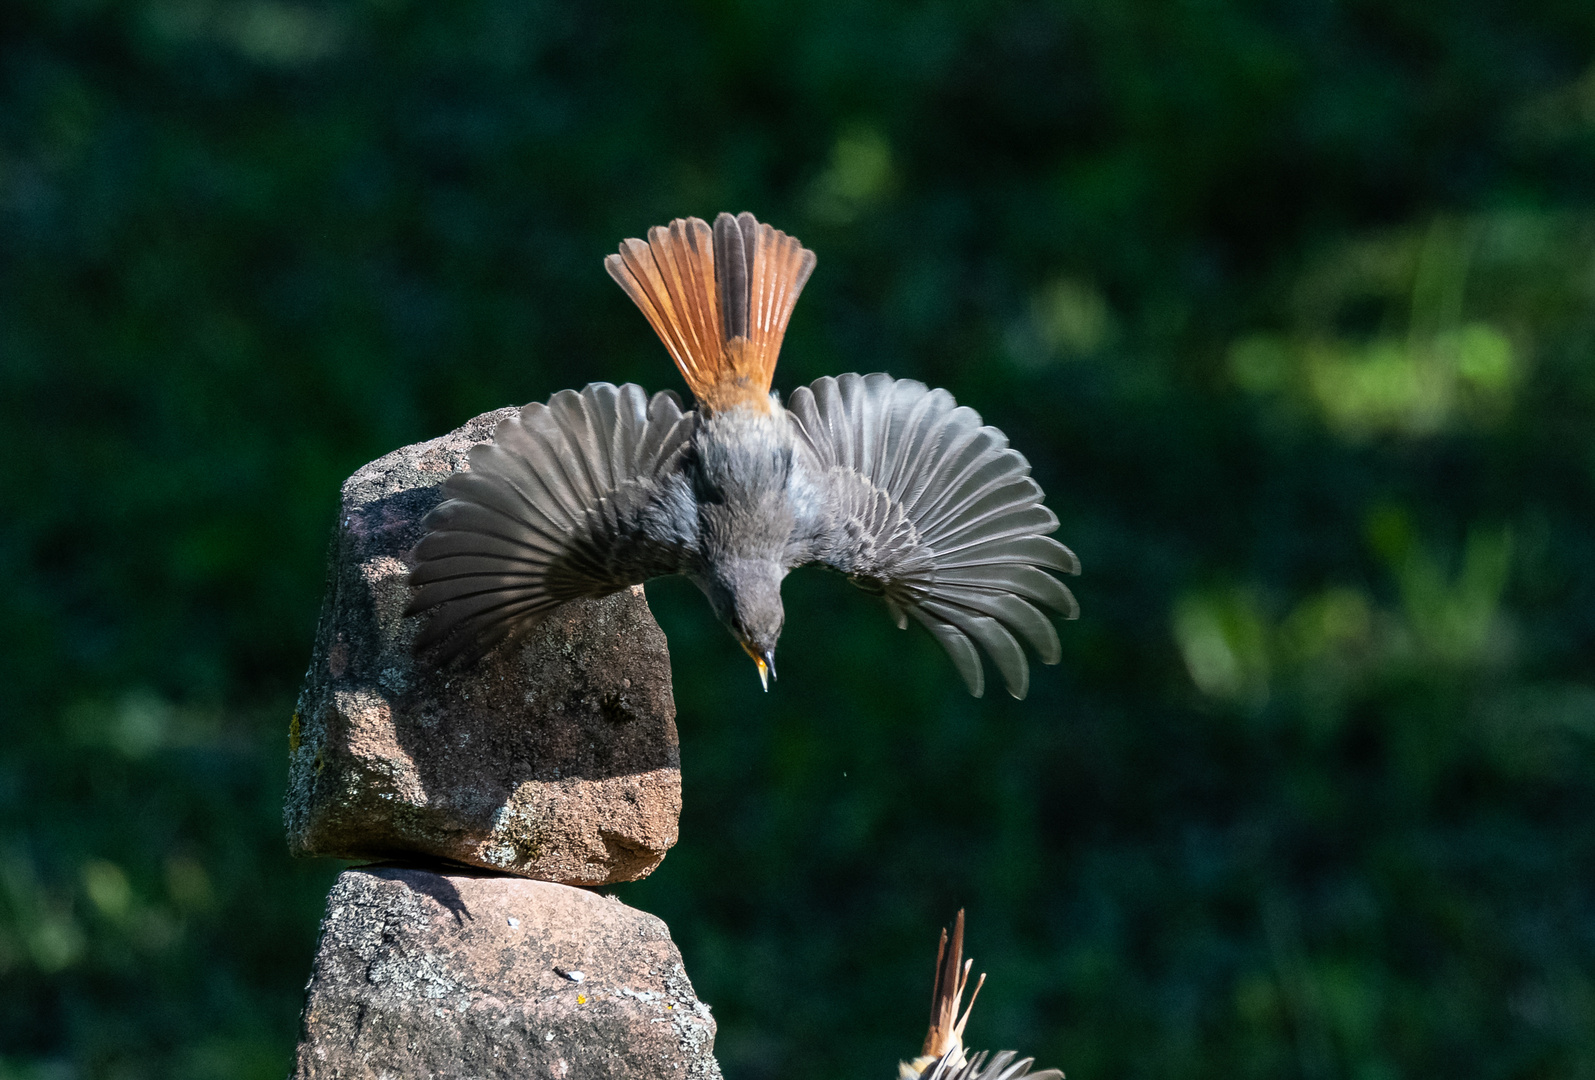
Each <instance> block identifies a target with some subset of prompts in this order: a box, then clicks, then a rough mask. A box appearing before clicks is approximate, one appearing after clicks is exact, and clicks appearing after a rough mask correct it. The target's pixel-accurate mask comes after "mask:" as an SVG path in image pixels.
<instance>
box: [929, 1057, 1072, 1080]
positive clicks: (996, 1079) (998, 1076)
mask: <svg viewBox="0 0 1595 1080" xmlns="http://www.w3.org/2000/svg"><path fill="white" fill-rule="evenodd" d="M1035 1061H1036V1059H1035V1058H1022V1057H1020V1056H1019V1055H1018V1053H1017V1052H1015V1051H1013V1050H1003V1051H1001V1052H1000V1053H998V1054H997V1055H996V1056H994V1057H993V1058H992V1059H991V1064H990V1065H987V1064H986V1052H985V1051H984V1050H983V1051H981V1052H980V1053H978V1054H976V1055H975V1056H974V1057H972V1058H970V1059H969V1060H968V1061H967V1062H964V1061H963V1054H962V1053H961V1052H960V1051H958V1050H949V1051H948V1052H947V1053H945V1054H943V1055H942V1056H941V1057H939V1058H937V1059H936V1060H935V1061H934V1062H932V1063H931V1064H930V1065H929V1066H928V1067H927V1068H926V1069H925V1071H924V1072H922V1073H920V1074H919V1078H920V1080H1019V1078H1020V1077H1025V1078H1027V1080H1063V1073H1061V1072H1059V1071H1058V1070H1057V1069H1043V1070H1042V1071H1041V1072H1035V1073H1033V1072H1031V1071H1030V1066H1032V1065H1034V1064H1035ZM960 1062H962V1064H960Z"/></svg>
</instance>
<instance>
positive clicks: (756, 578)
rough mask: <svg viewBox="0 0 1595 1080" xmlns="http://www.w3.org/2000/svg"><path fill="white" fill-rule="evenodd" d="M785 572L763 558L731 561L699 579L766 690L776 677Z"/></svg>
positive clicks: (784, 619) (722, 563)
mask: <svg viewBox="0 0 1595 1080" xmlns="http://www.w3.org/2000/svg"><path fill="white" fill-rule="evenodd" d="M785 576H786V570H785V568H784V567H782V566H781V565H780V564H779V563H776V562H771V561H767V560H764V559H728V560H725V561H723V562H721V563H719V564H717V565H715V566H714V567H712V568H711V570H710V572H709V573H708V574H706V575H704V576H703V577H702V578H701V579H700V580H699V583H698V584H699V587H700V588H702V589H703V593H704V595H705V596H707V597H708V598H709V606H710V607H712V608H713V609H714V613H715V615H716V616H717V617H718V618H719V620H720V622H721V623H723V624H724V625H725V628H726V629H727V630H729V631H731V636H732V637H734V638H736V639H737V643H738V644H740V645H741V646H742V649H743V651H744V652H746V653H747V654H748V655H749V656H750V657H752V658H753V662H754V663H755V664H757V665H758V666H759V682H760V683H761V684H763V686H764V688H765V689H766V690H768V689H770V680H771V679H773V678H775V643H776V641H778V640H779V639H780V637H781V627H782V625H783V624H784V623H785V622H786V612H785V611H784V610H783V609H782V607H781V579H782V578H783V577H785Z"/></svg>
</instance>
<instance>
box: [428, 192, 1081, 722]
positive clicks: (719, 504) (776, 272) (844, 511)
mask: <svg viewBox="0 0 1595 1080" xmlns="http://www.w3.org/2000/svg"><path fill="white" fill-rule="evenodd" d="M621 250H622V255H621V256H611V261H610V264H609V266H610V272H611V273H612V274H614V275H615V276H616V279H617V280H618V281H620V282H621V284H622V285H623V286H624V287H626V289H627V292H628V294H630V295H632V297H633V299H634V300H636V301H637V303H638V306H639V307H641V308H642V309H643V310H644V313H645V314H648V316H649V319H650V321H651V322H653V323H654V324H655V328H656V329H657V330H659V333H660V336H661V338H663V339H665V341H666V342H667V344H669V343H670V342H671V340H672V339H671V337H670V336H668V335H669V334H671V333H673V334H675V335H676V342H677V345H676V346H674V347H673V349H672V351H673V354H674V353H675V352H676V351H677V349H678V348H679V349H680V350H682V351H684V352H686V353H689V354H691V355H690V356H689V357H688V359H687V360H685V361H683V360H682V359H681V358H679V357H678V361H677V362H678V366H680V367H681V369H682V372H683V374H684V375H688V378H689V385H691V386H692V387H693V390H694V393H695V395H696V396H697V397H698V398H699V402H700V405H701V406H702V407H701V408H699V409H693V410H686V411H684V410H683V409H682V407H681V404H680V402H679V400H678V399H677V398H676V396H675V395H674V394H671V393H668V392H666V393H659V394H655V395H653V397H652V398H649V397H648V396H647V395H646V394H645V393H644V391H643V390H642V389H641V388H639V387H637V386H634V385H625V386H620V387H616V386H612V385H610V384H608V383H594V384H592V385H590V386H588V387H586V388H585V389H583V390H582V391H580V392H579V393H578V392H575V391H570V390H566V391H561V392H560V393H558V394H556V395H554V397H553V398H552V399H550V400H549V402H548V404H547V405H542V404H532V405H528V406H526V407H525V408H524V409H522V410H521V413H520V415H519V416H517V417H512V418H510V419H508V420H506V421H504V422H503V423H501V424H500V425H499V427H498V429H497V430H496V431H495V432H494V436H493V442H492V443H491V444H487V445H484V446H479V447H477V448H475V449H474V450H473V451H472V452H471V454H470V467H469V470H468V471H463V472H459V473H456V474H455V475H454V476H452V477H450V478H449V480H448V481H447V482H446V484H445V495H446V500H445V501H444V502H443V503H442V504H441V505H440V506H439V507H438V508H437V509H436V510H434V511H433V512H432V514H431V515H430V516H429V517H428V518H427V520H426V528H427V533H426V535H425V537H424V538H423V539H422V540H421V542H420V544H419V545H418V546H417V547H416V548H415V550H414V553H413V570H412V573H411V578H410V580H411V583H412V585H414V586H415V594H414V599H413V602H412V603H411V605H410V611H411V612H412V613H418V612H430V613H431V619H430V620H429V621H428V623H427V624H426V627H425V628H424V630H423V631H422V633H421V636H420V639H419V641H418V643H417V647H418V648H420V649H431V650H435V651H436V654H437V656H438V657H439V658H440V659H443V660H446V659H449V658H452V657H455V656H458V655H461V654H465V655H471V654H478V653H480V652H482V651H485V650H486V649H489V648H491V647H493V646H494V645H496V644H497V643H498V642H500V641H501V640H503V639H504V638H505V637H507V636H509V635H512V634H514V633H516V632H519V631H521V630H523V629H525V628H526V627H528V626H530V625H532V624H533V623H535V622H536V621H537V619H539V618H541V617H542V616H544V615H546V614H547V613H548V612H549V611H550V610H552V609H553V608H554V607H556V606H558V605H559V604H561V603H564V602H565V601H567V600H570V599H572V598H574V597H578V596H602V595H607V594H609V593H612V592H617V591H619V590H620V589H623V588H626V587H627V586H630V585H633V584H638V583H641V582H643V581H646V580H647V579H649V578H652V577H656V576H659V575H663V574H685V575H687V576H688V577H689V578H691V579H692V580H693V581H694V582H695V583H696V584H697V585H698V587H699V588H700V589H702V590H703V592H704V594H705V596H706V597H707V598H708V599H709V602H710V605H711V606H712V607H713V609H714V611H715V614H716V615H717V616H718V617H719V618H720V620H721V621H722V622H723V623H724V624H725V625H726V626H727V627H728V628H729V629H730V630H731V632H732V633H733V634H734V635H735V636H736V637H737V638H738V640H739V641H740V642H741V643H742V644H743V646H744V648H746V649H747V650H748V652H749V653H750V655H753V656H754V658H755V659H756V660H762V661H764V662H765V664H767V665H769V666H770V667H771V668H772V669H773V664H774V652H775V646H776V641H777V639H778V638H779V636H780V633H781V628H782V622H783V613H782V607H781V596H780V585H781V580H782V579H783V578H784V577H785V576H786V574H787V572H788V571H790V570H792V569H793V568H794V567H797V566H800V565H803V564H806V563H820V564H823V565H826V566H829V567H831V568H832V569H835V570H838V571H840V572H842V573H844V574H846V575H848V577H849V578H850V579H851V580H852V581H853V582H854V583H855V584H858V585H860V586H862V587H864V588H865V589H867V590H868V591H871V592H874V593H877V594H879V595H881V596H882V597H883V598H884V599H885V601H886V604H887V607H888V608H889V609H890V611H891V613H892V615H893V617H894V618H895V619H896V621H897V623H898V625H899V626H906V625H907V622H908V620H909V619H913V620H914V621H916V622H919V623H920V624H921V625H923V626H925V627H926V628H927V629H928V630H929V631H930V632H931V633H932V634H933V635H934V636H935V637H936V639H937V640H938V641H940V642H941V644H942V646H943V647H944V648H945V649H946V650H947V652H948V654H949V655H950V656H951V657H952V659H953V662H954V664H955V665H956V666H957V668H958V671H959V673H960V674H961V675H962V676H963V678H964V681H965V683H966V685H967V686H968V687H969V690H970V692H971V693H972V694H974V695H976V696H977V697H978V696H979V695H980V694H981V693H982V692H983V691H984V686H985V679H984V674H983V671H982V667H981V663H980V659H979V650H983V651H985V652H986V653H987V655H989V656H990V657H991V658H992V660H993V662H994V663H995V664H996V666H997V670H998V671H999V672H1000V673H1001V675H1002V677H1003V681H1004V683H1005V685H1006V686H1007V688H1008V691H1009V692H1010V693H1011V694H1013V695H1014V696H1015V697H1020V698H1022V697H1024V695H1025V692H1026V689H1027V687H1028V684H1029V668H1028V664H1027V662H1026V659H1025V652H1024V649H1023V647H1022V645H1021V642H1023V643H1025V644H1028V645H1029V646H1030V647H1031V648H1032V649H1034V650H1035V652H1036V653H1037V654H1038V655H1039V656H1040V658H1041V660H1042V662H1043V663H1048V664H1052V663H1056V662H1057V661H1058V659H1059V644H1058V636H1057V633H1056V631H1055V630H1054V629H1053V627H1052V623H1051V620H1050V618H1049V617H1048V614H1047V613H1048V612H1049V611H1051V612H1056V613H1060V614H1062V615H1064V616H1065V617H1067V618H1074V617H1075V615H1076V614H1077V610H1078V609H1077V607H1076V605H1075V602H1074V598H1073V597H1072V596H1071V595H1070V593H1069V590H1068V589H1067V588H1065V587H1064V585H1063V584H1062V583H1061V582H1060V581H1058V579H1057V578H1056V577H1054V576H1053V573H1054V572H1063V573H1076V572H1078V569H1079V564H1078V562H1077V560H1076V559H1075V557H1074V555H1073V554H1072V553H1071V552H1070V551H1069V550H1068V549H1067V548H1065V547H1064V546H1063V545H1062V544H1060V543H1058V542H1057V541H1056V540H1053V539H1052V538H1051V537H1050V536H1048V535H1047V534H1049V533H1051V532H1052V531H1053V530H1055V529H1056V528H1057V526H1058V520H1057V518H1056V517H1055V516H1054V515H1053V513H1052V512H1051V511H1050V510H1048V509H1047V508H1046V507H1045V506H1043V505H1042V501H1041V500H1042V492H1041V488H1040V487H1039V486H1038V485H1037V484H1036V483H1035V481H1034V480H1032V479H1031V478H1030V475H1029V472H1030V468H1029V464H1028V463H1027V462H1026V461H1025V459H1024V457H1023V456H1021V455H1020V454H1019V453H1018V452H1017V451H1015V450H1012V449H1010V448H1009V446H1008V441H1007V439H1006V438H1005V437H1004V436H1003V434H1002V432H1000V431H998V430H997V429H996V428H993V427H989V426H985V425H983V424H982V423H981V420H980V417H979V415H978V414H976V413H975V412H974V411H973V410H972V409H968V408H964V407H960V406H959V405H957V403H956V402H954V400H953V398H952V395H950V394H948V393H947V392H946V391H945V390H931V389H929V388H927V387H926V386H925V385H924V384H923V383H919V382H914V381H912V380H907V379H893V378H891V377H890V376H887V375H882V374H876V375H868V376H860V375H853V374H849V375H842V376H839V377H836V378H831V377H827V378H823V379H820V380H818V381H816V382H814V383H813V384H812V385H810V386H807V387H801V388H799V389H798V390H797V391H795V392H794V393H793V394H792V397H791V400H790V401H789V402H788V403H787V405H786V407H784V408H783V407H782V406H781V404H780V402H779V401H778V399H777V398H776V396H775V395H774V394H771V393H769V392H768V386H769V377H770V372H771V371H773V367H774V358H775V352H776V350H777V349H778V348H779V343H780V334H781V333H782V332H783V331H784V328H785V323H786V317H787V315H788V314H789V313H790V310H791V305H792V303H793V302H794V301H795V299H796V291H797V289H800V288H801V286H802V283H803V281H804V280H805V279H806V278H807V277H808V273H809V271H810V270H811V269H812V267H813V255H812V253H811V252H808V251H806V250H805V249H803V248H802V247H801V246H800V245H798V244H797V242H796V241H795V240H792V239H791V238H790V237H787V236H785V234H782V233H778V232H775V231H774V230H771V229H770V227H769V226H767V225H759V223H757V222H756V221H754V220H753V218H752V216H751V215H747V214H744V215H742V217H741V218H732V217H731V216H730V215H729V214H722V215H721V216H720V219H719V220H718V221H716V223H715V227H714V230H713V242H712V243H710V230H709V228H708V226H706V225H704V223H703V222H701V221H698V220H697V219H687V220H686V221H680V220H678V221H677V222H674V223H672V225H671V227H670V229H669V230H665V229H655V230H651V231H650V243H649V244H643V243H642V242H641V241H636V240H632V241H627V242H626V245H623V246H622V249H621ZM661 267H663V268H665V269H663V270H662V269H660V268H661ZM705 279H707V281H705ZM694 282H696V283H698V284H697V285H696V286H695V285H694ZM683 283H685V284H683ZM678 287H679V288H682V289H685V293H684V294H682V296H684V297H685V299H683V298H682V296H677V294H676V293H672V292H671V291H670V290H671V289H672V288H678ZM672 297H675V300H674V303H672V300H671V298H672ZM739 297H741V298H742V299H740V300H739V299H738V298H739ZM683 313H684V314H683ZM688 324H690V325H688ZM683 325H687V327H688V329H687V330H683V329H682V326H683ZM661 327H663V328H661ZM705 327H716V328H717V329H718V335H717V336H718V337H719V338H720V342H719V346H720V347H721V348H722V349H723V355H721V356H720V357H719V358H716V357H713V356H706V355H705V352H704V347H703V346H702V344H701V340H700V339H701V338H702V337H703V336H704V334H705V333H707V331H706V330H705V329H704V328H705ZM689 330H690V333H689V332H688V331H689ZM693 335H696V336H695V337H694V336H693ZM682 341H687V342H688V344H687V345H681V344H680V343H681V342H682ZM695 342H696V343H695ZM977 646H978V650H977Z"/></svg>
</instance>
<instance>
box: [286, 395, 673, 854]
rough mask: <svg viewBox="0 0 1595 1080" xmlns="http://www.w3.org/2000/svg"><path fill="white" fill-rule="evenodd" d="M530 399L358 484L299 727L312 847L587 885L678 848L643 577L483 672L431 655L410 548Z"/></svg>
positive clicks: (400, 455) (296, 742)
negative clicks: (443, 664) (454, 477)
mask: <svg viewBox="0 0 1595 1080" xmlns="http://www.w3.org/2000/svg"><path fill="white" fill-rule="evenodd" d="M513 412H514V410H512V409H502V410H500V411H498V412H494V413H487V414H485V415H483V416H479V417H477V418H476V419H474V420H472V421H471V422H470V423H468V424H466V425H465V426H464V427H462V428H460V429H459V430H458V431H454V432H451V433H450V434H448V435H445V436H443V437H441V438H438V439H433V440H432V441H430V442H425V443H418V444H416V445H414V446H407V447H404V448H402V449H400V450H396V451H394V452H393V453H391V454H389V455H387V456H386V457H383V458H380V459H379V460H377V461H374V462H372V463H371V464H369V465H367V466H365V467H364V468H363V469H361V470H360V471H359V472H356V473H355V474H354V475H353V476H351V477H350V478H349V479H348V481H347V482H345V484H344V486H343V502H342V508H341V511H340V513H339V517H338V527H337V530H336V532H335V535H334V539H333V543H332V551H331V556H330V567H329V571H328V580H327V594H326V599H325V601H324V603H323V607H322V612H321V620H320V623H319V625H318V627H317V630H316V641H315V646H314V649H313V651H312V654H311V662H310V670H309V672H308V673H307V674H306V677H305V685H304V689H303V690H302V691H301V692H300V696H299V702H298V707H297V709H296V710H295V712H294V715H293V718H292V719H291V720H290V723H289V732H288V743H289V756H290V763H289V779H288V793H287V797H286V801H285V805H284V811H283V816H284V820H285V823H286V825H287V829H288V844H289V847H290V849H292V851H293V852H294V853H295V854H296V855H333V856H338V857H341V858H349V859H367V858H376V859H382V858H397V859H406V858H413V857H414V856H415V855H427V856H433V857H436V858H441V859H446V860H450V861H453V862H457V863H462V864H465V865H468V866H481V867H485V868H488V869H493V870H501V871H505V872H507V873H512V874H519V875H522V876H525V877H534V878H541V879H543V880H547V881H559V882H565V883H567V884H572V885H604V884H608V883H611V882H616V881H630V880H635V879H637V878H641V877H645V876H646V875H647V874H648V873H649V872H650V871H651V870H653V868H654V867H655V866H657V865H659V861H660V860H661V859H663V858H664V855H665V852H666V850H668V849H669V848H670V846H671V845H672V844H674V843H675V842H676V831H677V823H678V820H679V817H680V813H681V770H680V748H679V744H678V742H677V738H676V726H675V712H676V710H675V702H674V699H673V698H672V696H671V686H670V657H669V653H668V652H667V651H666V647H665V638H664V634H663V632H662V631H660V629H659V625H658V624H657V623H656V622H654V619H653V615H652V613H651V612H650V611H649V610H648V603H647V601H646V600H645V599H644V597H643V594H642V589H641V588H636V589H633V590H631V591H629V592H622V593H619V594H616V595H614V596H611V597H607V598H605V599H602V600H583V601H576V602H574V603H571V604H567V605H565V606H564V607H562V608H560V609H558V610H557V611H556V612H554V614H553V615H552V616H551V617H550V618H548V619H547V620H546V621H545V622H544V623H542V624H541V625H540V626H538V627H537V628H535V629H534V630H533V631H532V632H531V633H529V634H527V635H525V637H524V638H522V639H521V640H519V641H516V642H512V643H510V644H507V645H504V646H501V647H500V648H498V649H495V650H494V651H493V652H492V653H490V654H488V655H487V656H486V657H484V658H483V659H482V660H480V661H479V662H477V663H476V664H475V665H472V666H469V667H466V668H463V669H461V668H455V669H438V668H436V667H434V666H432V665H428V664H422V663H417V662H415V661H414V659H413V657H412V655H411V645H412V643H413V642H414V640H415V635H416V634H417V633H418V632H419V629H420V624H421V617H411V618H405V617H403V611H404V609H405V606H406V605H407V604H408V603H409V599H410V590H409V586H408V585H407V584H406V574H407V572H408V567H407V565H406V563H405V556H406V554H407V552H408V551H409V550H410V549H411V548H412V547H413V546H414V545H415V543H416V542H417V541H418V540H419V539H420V538H421V532H422V530H421V519H422V518H423V517H425V516H426V514H427V512H428V511H429V510H431V509H432V507H434V506H435V505H437V503H438V502H439V501H440V500H441V498H442V495H441V491H440V485H441V484H442V482H443V481H444V479H445V478H447V476H448V475H449V473H450V472H452V471H454V470H455V469H460V468H465V467H467V462H466V454H467V453H468V451H469V450H470V448H471V447H472V446H473V445H475V444H477V443H480V442H485V441H487V440H488V439H489V438H490V437H491V435H492V431H493V428H494V427H495V426H496V425H497V424H498V422H499V421H500V420H502V419H503V418H504V417H507V416H509V415H511V414H512V413H513Z"/></svg>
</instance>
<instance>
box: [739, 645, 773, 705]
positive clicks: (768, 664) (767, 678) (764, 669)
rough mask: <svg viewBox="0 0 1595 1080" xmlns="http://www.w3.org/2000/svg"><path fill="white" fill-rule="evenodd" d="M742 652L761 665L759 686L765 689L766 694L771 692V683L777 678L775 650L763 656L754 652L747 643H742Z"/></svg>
mask: <svg viewBox="0 0 1595 1080" xmlns="http://www.w3.org/2000/svg"><path fill="white" fill-rule="evenodd" d="M742 651H743V652H745V653H747V654H748V655H749V656H751V657H753V662H754V663H755V664H758V665H759V685H760V686H762V687H764V692H765V693H767V694H768V693H769V692H770V682H771V680H773V679H774V678H775V650H774V649H766V650H765V652H764V655H763V656H760V655H759V654H758V653H756V652H754V651H753V646H751V645H749V644H748V643H747V642H743V643H742Z"/></svg>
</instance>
